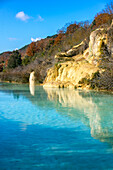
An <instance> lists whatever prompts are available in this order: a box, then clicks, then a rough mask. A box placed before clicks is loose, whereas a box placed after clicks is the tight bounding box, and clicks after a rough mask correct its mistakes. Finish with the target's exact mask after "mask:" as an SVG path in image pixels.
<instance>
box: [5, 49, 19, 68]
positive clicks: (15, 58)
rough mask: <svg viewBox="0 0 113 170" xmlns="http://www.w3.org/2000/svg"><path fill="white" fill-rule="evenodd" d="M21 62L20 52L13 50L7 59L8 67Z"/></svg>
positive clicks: (16, 65) (13, 66)
mask: <svg viewBox="0 0 113 170" xmlns="http://www.w3.org/2000/svg"><path fill="white" fill-rule="evenodd" d="M21 64H22V59H21V54H20V53H19V52H18V51H13V53H12V55H11V56H10V58H9V60H8V66H7V67H8V68H15V67H18V66H19V65H21Z"/></svg>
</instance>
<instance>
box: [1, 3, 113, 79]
mask: <svg viewBox="0 0 113 170" xmlns="http://www.w3.org/2000/svg"><path fill="white" fill-rule="evenodd" d="M112 19H113V3H112V2H110V3H109V4H107V5H106V7H105V9H103V10H102V11H101V12H100V13H98V14H96V15H95V17H94V20H93V22H92V23H90V22H89V21H84V22H76V21H75V22H71V23H68V24H66V25H65V26H64V27H63V28H61V29H60V30H58V31H57V34H55V35H52V36H47V37H46V38H45V39H41V40H40V41H37V42H32V43H31V44H29V45H26V46H24V47H23V48H21V49H20V50H19V51H13V52H6V53H2V54H0V72H2V73H1V74H0V78H1V79H2V80H9V77H10V81H17V82H19V81H21V80H20V79H21V78H23V82H27V81H28V77H29V74H30V72H31V69H33V70H35V72H36V74H37V81H38V82H42V81H43V80H44V78H45V76H46V71H47V69H48V68H50V67H51V66H53V65H54V64H55V60H54V55H55V54H56V53H58V52H65V51H67V50H69V49H70V48H72V47H73V46H74V45H77V44H79V43H80V42H81V41H83V40H84V39H85V38H87V39H88V37H89V35H90V33H91V31H93V30H95V29H96V28H98V27H100V26H102V25H103V24H108V25H109V24H110V23H111V21H112ZM56 65H57V64H56ZM4 72H5V73H4ZM20 72H21V73H20ZM11 74H12V76H8V75H11ZM25 77H26V78H25ZM17 79H18V80H17ZM83 81H85V80H83Z"/></svg>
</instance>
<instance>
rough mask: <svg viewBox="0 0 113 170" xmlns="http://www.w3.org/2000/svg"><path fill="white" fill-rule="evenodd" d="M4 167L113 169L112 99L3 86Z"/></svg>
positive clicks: (0, 130) (0, 158) (0, 138)
mask: <svg viewBox="0 0 113 170" xmlns="http://www.w3.org/2000/svg"><path fill="white" fill-rule="evenodd" d="M0 169H1V170H2V169H6V170H7V169H8V170H9V169H11V170H13V169H14V170H15V169H23V170H24V169H30V170H32V169H33V170H35V169H42V170H44V169H55V170H57V169H65V170H66V169H67V170H71V169H113V95H112V94H109V93H102V92H84V91H77V90H68V89H55V88H53V89H50V88H46V89H43V87H40V86H37V87H35V88H34V87H30V88H29V86H28V85H12V84H6V83H5V84H4V83H1V84H0Z"/></svg>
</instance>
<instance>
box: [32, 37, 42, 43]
mask: <svg viewBox="0 0 113 170" xmlns="http://www.w3.org/2000/svg"><path fill="white" fill-rule="evenodd" d="M39 40H41V38H40V37H38V38H35V39H34V38H32V37H31V41H32V42H36V41H39Z"/></svg>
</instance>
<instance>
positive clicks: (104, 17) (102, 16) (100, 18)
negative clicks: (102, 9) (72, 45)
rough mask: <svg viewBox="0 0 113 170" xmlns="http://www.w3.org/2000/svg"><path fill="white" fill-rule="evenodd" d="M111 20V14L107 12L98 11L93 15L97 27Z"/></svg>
mask: <svg viewBox="0 0 113 170" xmlns="http://www.w3.org/2000/svg"><path fill="white" fill-rule="evenodd" d="M109 22H111V15H110V14H108V13H98V14H97V15H96V16H95V26H96V27H99V26H100V25H103V24H106V23H109Z"/></svg>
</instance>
